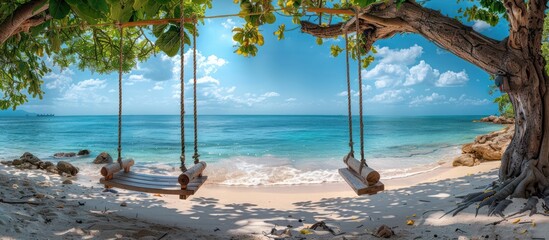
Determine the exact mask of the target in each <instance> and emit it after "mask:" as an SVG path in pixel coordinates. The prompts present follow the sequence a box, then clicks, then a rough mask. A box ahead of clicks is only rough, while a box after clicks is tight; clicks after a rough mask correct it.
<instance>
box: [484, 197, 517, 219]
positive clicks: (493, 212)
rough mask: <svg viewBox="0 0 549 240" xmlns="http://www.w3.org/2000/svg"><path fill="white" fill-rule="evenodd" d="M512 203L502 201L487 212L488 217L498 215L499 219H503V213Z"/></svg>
mask: <svg viewBox="0 0 549 240" xmlns="http://www.w3.org/2000/svg"><path fill="white" fill-rule="evenodd" d="M511 203H513V201H511V200H509V199H504V200H503V201H501V202H499V203H497V204H495V207H494V208H493V209H492V210H491V211H489V212H488V216H493V215H498V216H500V217H505V214H503V211H504V210H505V209H506V208H507V207H508V206H509V205H511Z"/></svg>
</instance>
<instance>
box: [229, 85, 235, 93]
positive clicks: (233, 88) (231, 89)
mask: <svg viewBox="0 0 549 240" xmlns="http://www.w3.org/2000/svg"><path fill="white" fill-rule="evenodd" d="M234 90H236V87H235V86H232V87H230V88H229V89H227V93H233V92H234Z"/></svg>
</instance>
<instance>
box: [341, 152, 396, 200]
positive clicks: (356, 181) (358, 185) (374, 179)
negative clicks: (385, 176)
mask: <svg viewBox="0 0 549 240" xmlns="http://www.w3.org/2000/svg"><path fill="white" fill-rule="evenodd" d="M343 162H344V163H345V165H347V167H346V168H340V169H339V175H341V177H343V179H344V180H345V182H347V184H349V186H350V187H351V188H352V189H353V190H354V191H355V192H356V194H357V195H363V194H368V195H373V194H376V193H378V192H380V191H383V190H384V189H385V185H383V183H382V182H380V181H379V179H380V178H381V176H380V175H379V173H378V172H377V171H376V170H374V169H373V168H370V167H368V166H361V165H362V163H361V162H360V161H358V160H357V159H355V158H354V156H353V154H352V153H349V154H347V155H346V156H345V157H343Z"/></svg>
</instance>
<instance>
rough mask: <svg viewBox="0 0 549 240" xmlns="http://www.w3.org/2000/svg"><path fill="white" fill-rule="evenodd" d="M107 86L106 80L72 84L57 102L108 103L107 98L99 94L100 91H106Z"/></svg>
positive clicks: (91, 80)
mask: <svg viewBox="0 0 549 240" xmlns="http://www.w3.org/2000/svg"><path fill="white" fill-rule="evenodd" d="M106 86H107V83H106V80H99V79H88V80H84V81H81V82H78V83H77V84H71V86H70V87H69V88H67V91H65V93H64V94H63V95H62V96H61V97H60V98H58V99H57V100H60V101H69V102H84V103H104V102H108V98H107V97H105V96H103V95H100V94H99V93H98V90H101V89H104V88H105V87H106Z"/></svg>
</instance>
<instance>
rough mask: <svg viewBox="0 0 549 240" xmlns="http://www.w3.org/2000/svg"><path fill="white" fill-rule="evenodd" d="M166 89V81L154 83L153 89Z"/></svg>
mask: <svg viewBox="0 0 549 240" xmlns="http://www.w3.org/2000/svg"><path fill="white" fill-rule="evenodd" d="M163 89H164V82H156V83H155V84H154V87H153V88H152V90H163Z"/></svg>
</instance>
